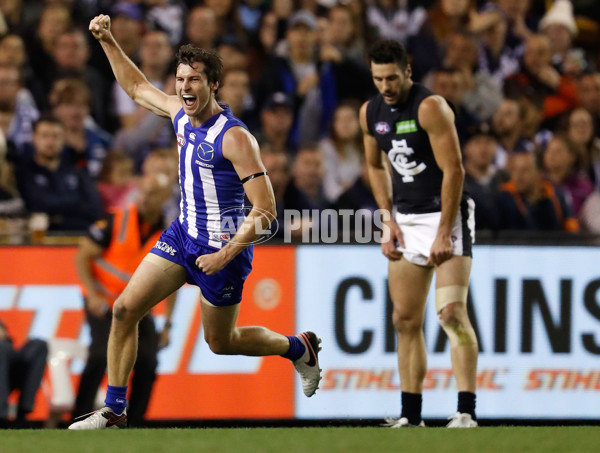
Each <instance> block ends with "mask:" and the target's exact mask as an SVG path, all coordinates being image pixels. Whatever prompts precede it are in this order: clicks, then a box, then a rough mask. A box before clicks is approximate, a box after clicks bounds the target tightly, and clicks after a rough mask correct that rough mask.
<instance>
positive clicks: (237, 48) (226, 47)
mask: <svg viewBox="0 0 600 453" xmlns="http://www.w3.org/2000/svg"><path fill="white" fill-rule="evenodd" d="M217 53H218V54H219V56H220V57H221V61H222V62H223V72H227V71H228V70H230V69H239V68H241V69H246V68H247V67H248V56H247V55H246V49H245V47H244V46H243V45H242V44H240V43H238V42H235V41H225V40H222V41H221V42H219V44H218V45H217ZM219 88H220V87H219Z"/></svg>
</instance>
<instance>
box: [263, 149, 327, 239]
mask: <svg viewBox="0 0 600 453" xmlns="http://www.w3.org/2000/svg"><path fill="white" fill-rule="evenodd" d="M261 157H262V161H263V164H264V165H265V169H266V170H267V173H268V174H269V179H270V180H271V184H272V186H273V194H274V195H275V203H276V206H277V223H278V225H279V229H278V230H277V233H276V235H275V236H276V237H280V238H281V237H288V236H287V235H286V232H287V233H289V235H290V236H289V237H291V238H294V239H298V238H300V237H301V236H302V233H303V231H304V230H306V229H310V223H309V221H308V220H309V219H308V218H307V217H304V216H303V218H299V217H297V216H293V217H292V216H290V215H289V211H292V210H293V211H295V212H298V213H302V211H308V212H309V213H310V212H311V211H312V210H313V209H315V206H314V205H313V203H312V202H311V201H310V199H309V198H308V196H307V195H306V194H305V193H304V192H303V191H301V190H300V189H298V188H297V187H296V185H295V184H294V182H293V181H292V175H291V166H290V158H289V156H288V155H287V154H285V153H281V152H271V151H270V150H268V147H267V148H263V151H262V153H261ZM286 211H287V212H288V215H286Z"/></svg>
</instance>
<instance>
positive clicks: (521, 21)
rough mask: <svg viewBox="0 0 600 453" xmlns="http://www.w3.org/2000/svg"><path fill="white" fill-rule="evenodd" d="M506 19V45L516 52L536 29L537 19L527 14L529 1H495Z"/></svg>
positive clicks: (529, 5)
mask: <svg viewBox="0 0 600 453" xmlns="http://www.w3.org/2000/svg"><path fill="white" fill-rule="evenodd" d="M496 2H497V4H498V6H499V7H500V9H501V10H502V11H503V12H504V14H506V17H507V18H508V33H507V36H506V44H507V45H508V46H509V47H510V48H511V49H513V50H516V51H518V50H519V47H521V46H522V45H523V44H524V43H525V41H526V40H527V39H528V38H529V37H530V36H531V35H532V34H533V32H534V31H535V30H537V29H538V21H539V18H538V17H535V16H532V15H530V14H528V12H529V10H530V7H531V0H496Z"/></svg>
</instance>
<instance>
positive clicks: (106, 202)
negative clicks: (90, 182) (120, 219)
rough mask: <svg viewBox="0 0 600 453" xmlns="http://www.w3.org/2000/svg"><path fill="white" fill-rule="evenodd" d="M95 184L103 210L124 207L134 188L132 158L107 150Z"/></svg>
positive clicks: (128, 201) (129, 200)
mask: <svg viewBox="0 0 600 453" xmlns="http://www.w3.org/2000/svg"><path fill="white" fill-rule="evenodd" d="M97 186H98V192H100V197H101V198H102V205H103V206H104V211H105V212H109V211H110V210H111V209H116V208H123V207H125V206H126V205H127V204H128V203H130V202H131V201H132V199H133V194H134V192H135V189H136V184H135V178H134V175H133V159H132V158H131V157H129V156H128V155H127V154H125V153H122V152H119V151H111V152H109V153H108V154H107V155H106V157H105V158H104V162H103V163H102V170H101V171H100V174H99V175H98V184H97Z"/></svg>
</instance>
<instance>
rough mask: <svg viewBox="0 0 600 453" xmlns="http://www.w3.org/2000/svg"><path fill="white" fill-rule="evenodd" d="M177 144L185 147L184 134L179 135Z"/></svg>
mask: <svg viewBox="0 0 600 453" xmlns="http://www.w3.org/2000/svg"><path fill="white" fill-rule="evenodd" d="M177 144H178V145H179V146H185V137H184V136H183V134H177Z"/></svg>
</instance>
